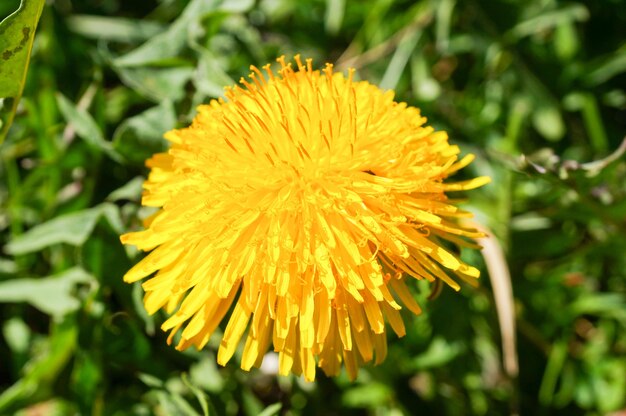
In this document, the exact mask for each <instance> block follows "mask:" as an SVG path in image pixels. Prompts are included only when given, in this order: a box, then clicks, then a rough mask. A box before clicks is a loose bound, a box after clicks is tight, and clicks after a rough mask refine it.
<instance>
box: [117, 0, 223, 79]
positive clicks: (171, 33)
mask: <svg viewBox="0 0 626 416" xmlns="http://www.w3.org/2000/svg"><path fill="white" fill-rule="evenodd" d="M219 3H220V2H219V1H216V0H208V1H206V0H193V1H192V2H191V3H189V5H188V6H187V7H186V8H185V10H183V13H182V14H181V15H180V17H179V18H178V19H176V21H175V22H174V23H172V24H171V25H170V27H169V29H168V30H167V31H165V32H163V33H161V34H159V35H157V36H155V37H153V38H152V39H150V40H149V41H147V42H146V43H144V44H143V45H141V46H139V47H138V48H136V49H134V50H132V51H131V52H129V53H127V54H126V55H123V56H121V57H119V58H117V59H115V61H114V65H115V66H117V67H129V66H144V65H148V64H154V63H156V62H160V61H163V60H165V59H167V58H173V57H176V56H178V54H179V52H180V51H181V50H182V48H183V47H184V46H185V44H186V42H187V38H188V35H189V29H190V27H191V26H192V24H191V23H192V22H194V21H197V20H198V19H200V18H201V17H202V16H203V15H205V14H207V13H209V12H211V11H214V10H216V9H217V6H218V5H219Z"/></svg>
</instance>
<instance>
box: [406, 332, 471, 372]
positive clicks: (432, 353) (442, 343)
mask: <svg viewBox="0 0 626 416" xmlns="http://www.w3.org/2000/svg"><path fill="white" fill-rule="evenodd" d="M462 350H463V347H462V345H461V344H460V343H458V342H457V343H452V344H451V343H449V342H448V341H446V340H444V339H443V338H435V339H434V340H433V341H432V342H431V344H430V346H429V347H428V349H427V350H426V351H424V353H423V354H420V355H418V356H417V357H415V358H414V359H413V361H412V363H411V365H412V367H413V368H415V369H419V370H422V369H426V368H432V367H440V366H443V365H445V364H447V363H449V362H450V361H452V360H453V359H454V358H455V357H457V356H458V355H459V354H460V353H461V352H462Z"/></svg>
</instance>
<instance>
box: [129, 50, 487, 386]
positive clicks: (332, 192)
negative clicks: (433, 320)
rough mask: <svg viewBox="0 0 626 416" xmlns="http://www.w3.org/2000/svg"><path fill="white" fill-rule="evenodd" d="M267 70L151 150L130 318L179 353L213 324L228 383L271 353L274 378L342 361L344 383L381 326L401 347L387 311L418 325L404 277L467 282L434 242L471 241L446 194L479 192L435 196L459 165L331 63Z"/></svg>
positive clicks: (451, 150)
mask: <svg viewBox="0 0 626 416" xmlns="http://www.w3.org/2000/svg"><path fill="white" fill-rule="evenodd" d="M278 62H279V63H280V66H281V68H280V70H279V71H278V73H277V74H275V73H273V72H272V69H271V68H270V65H269V64H268V65H266V66H264V67H263V69H264V70H265V72H266V75H263V73H262V72H261V71H260V70H259V69H257V68H256V67H251V70H252V71H253V72H252V73H251V74H250V81H249V82H248V81H246V80H244V79H242V80H241V84H242V85H243V87H239V86H235V87H233V88H227V89H226V93H225V95H226V100H222V99H220V100H217V101H216V100H214V101H211V102H210V104H209V105H204V106H201V107H199V108H198V115H197V116H196V118H195V119H194V120H193V123H192V125H191V126H190V127H188V128H184V129H180V130H174V131H170V132H168V133H167V134H166V135H165V137H166V139H167V140H169V141H170V142H171V148H170V149H169V151H168V152H167V153H160V154H156V155H154V156H153V157H152V158H151V159H149V160H148V161H147V166H148V167H150V168H151V171H150V175H149V177H148V180H147V181H146V183H145V185H144V188H145V194H144V196H143V200H142V203H143V205H146V206H151V207H159V208H160V210H159V211H158V212H157V213H156V214H154V215H153V216H151V217H150V218H149V219H148V220H147V221H146V222H145V230H144V231H139V232H132V233H128V234H125V235H123V236H122V238H121V239H122V242H123V243H124V244H132V245H135V246H137V247H138V248H139V249H141V250H145V251H150V250H151V252H150V254H149V255H147V256H146V257H145V258H144V259H143V260H142V261H140V262H139V263H138V264H137V265H136V266H135V267H133V268H132V269H131V270H130V271H129V272H128V273H127V274H126V275H125V276H124V280H125V281H126V282H129V283H130V282H135V281H138V280H140V279H143V278H145V277H148V276H152V277H151V278H150V279H149V280H147V281H146V282H145V283H143V288H144V290H145V292H146V295H145V300H144V303H145V307H146V309H147V311H148V313H150V314H153V313H155V312H156V311H157V310H159V309H161V308H164V309H165V310H166V311H167V312H168V314H169V319H167V320H166V321H165V322H164V323H163V325H162V329H163V330H164V331H171V333H170V336H169V338H168V342H170V343H171V341H172V339H173V337H174V335H175V334H176V333H177V332H179V331H180V330H181V329H182V332H181V334H180V340H179V341H178V345H177V346H176V348H177V349H179V350H183V349H186V348H188V347H189V346H192V345H193V346H195V347H197V348H198V349H201V348H203V347H204V346H205V345H206V344H207V342H208V340H209V338H210V336H211V334H212V333H213V332H214V331H215V330H216V328H217V327H218V325H219V324H220V322H221V321H222V320H224V319H227V320H228V324H227V325H226V328H225V330H224V334H223V337H222V341H221V344H220V347H219V351H218V356H217V360H218V362H219V364H221V365H225V364H226V363H227V362H228V361H229V360H230V358H231V357H232V356H233V354H234V353H235V350H236V349H237V346H238V345H239V343H240V340H241V339H242V338H244V334H246V335H245V343H244V346H243V354H242V358H241V367H242V368H243V369H244V370H249V369H250V368H251V367H253V366H257V367H258V366H259V365H260V364H261V361H262V360H263V357H264V355H265V353H266V351H267V350H268V348H269V347H270V344H272V345H273V349H274V350H275V351H277V352H278V357H279V372H280V374H284V375H286V374H289V373H290V372H293V373H295V374H303V375H304V377H305V379H306V380H314V378H315V372H316V369H315V367H316V366H319V367H321V368H322V370H323V371H324V372H325V373H326V374H327V375H337V374H338V373H339V371H340V369H341V364H342V362H343V363H344V364H345V367H346V370H347V373H348V375H349V377H350V378H351V379H354V378H355V377H356V375H357V371H358V367H359V365H360V364H362V363H364V362H368V361H371V360H373V359H374V360H375V363H377V364H378V363H380V362H381V361H383V360H384V358H385V355H386V352H387V339H386V333H385V321H387V322H388V323H389V326H390V327H391V328H392V329H393V331H394V332H395V333H396V334H397V335H398V336H403V335H404V334H405V328H404V324H403V320H402V317H401V315H400V310H401V309H402V308H403V307H405V308H407V309H408V310H410V311H412V312H413V313H415V314H419V313H420V307H419V306H418V304H417V303H416V301H415V300H414V298H413V297H412V295H411V293H410V291H409V289H408V287H407V283H409V284H410V283H411V282H410V280H411V278H415V279H426V280H428V281H431V282H432V281H435V280H436V279H440V280H442V281H444V282H445V283H447V284H448V285H449V286H450V287H452V288H453V289H455V290H459V285H458V283H457V282H456V281H455V279H454V278H453V277H457V278H458V279H460V280H463V281H465V282H468V283H469V284H474V283H475V281H476V278H478V276H479V271H478V270H477V269H476V268H474V267H472V266H469V265H467V264H465V263H464V262H463V261H461V260H460V259H459V257H458V256H457V255H456V254H454V253H452V252H450V251H449V250H447V249H446V248H445V247H444V244H442V243H443V242H444V241H449V242H452V243H454V244H460V245H466V246H472V245H474V244H473V243H471V242H468V241H466V240H464V239H463V237H468V238H470V239H472V238H478V237H481V236H482V235H481V234H480V233H479V232H477V231H476V230H473V229H468V228H466V227H464V226H462V225H459V223H458V221H457V220H458V218H463V217H471V214H470V213H468V212H466V211H463V210H461V209H459V208H458V207H456V206H454V205H453V204H452V203H450V201H449V200H448V199H447V196H446V191H458V190H466V189H472V188H475V187H478V186H481V185H483V184H485V183H487V182H488V181H489V179H488V178H486V177H480V178H476V179H472V180H469V181H463V182H456V183H444V179H446V178H447V177H448V176H449V175H451V174H452V173H454V172H456V171H457V170H459V169H461V168H463V167H464V166H466V165H467V164H469V163H470V162H471V160H472V159H473V156H471V155H469V156H466V157H464V158H462V159H460V160H459V159H458V154H459V148H458V147H457V146H453V145H450V144H449V143H448V137H447V135H446V133H445V132H442V131H437V132H436V131H434V130H433V129H432V128H431V127H427V126H426V125H425V124H424V123H425V122H426V119H425V118H424V117H422V116H421V115H420V111H419V109H417V108H414V107H410V106H407V104H405V103H397V102H395V101H394V100H393V98H394V94H393V92H392V91H387V92H385V91H383V90H381V89H380V88H378V87H376V86H374V85H372V84H369V83H368V82H365V81H359V82H356V81H354V80H353V72H354V71H353V70H350V71H349V74H348V76H347V77H346V76H344V74H342V73H335V72H333V66H332V65H331V64H326V67H325V69H323V70H321V71H318V70H314V69H313V68H312V63H311V60H310V59H307V60H306V62H305V63H304V64H303V63H302V62H301V60H300V57H299V56H296V57H295V63H296V65H295V68H294V67H292V64H291V63H286V62H285V60H284V58H282V57H281V58H279V59H278ZM153 274H154V275H153ZM233 305H234V307H233ZM231 307H232V312H230V314H228V312H229V310H231ZM227 315H229V316H228V318H226V316H227Z"/></svg>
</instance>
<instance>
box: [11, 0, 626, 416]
mask: <svg viewBox="0 0 626 416" xmlns="http://www.w3.org/2000/svg"><path fill="white" fill-rule="evenodd" d="M22 3H23V4H22V8H21V9H20V11H18V12H17V13H16V14H12V13H13V12H14V11H15V10H16V9H17V8H18V6H20V2H19V1H18V0H11V1H4V0H3V1H2V2H0V19H1V18H2V17H5V16H9V15H11V17H8V18H7V19H5V20H3V21H2V23H1V24H0V55H2V53H3V51H7V50H9V51H15V48H16V46H15V42H16V41H17V42H18V43H19V42H21V40H22V39H23V38H22V37H21V35H20V33H22V32H20V31H21V28H22V27H26V26H28V27H32V28H33V30H32V31H29V35H28V39H27V41H26V44H25V45H24V47H23V48H22V49H20V50H18V51H16V53H12V54H11V56H10V57H9V60H8V61H7V62H5V61H2V63H1V64H0V97H12V98H11V99H10V100H7V99H6V98H4V99H3V101H2V104H0V119H2V122H3V123H4V124H3V126H4V129H5V130H6V129H7V128H8V125H9V124H10V122H11V118H12V117H13V113H14V112H16V117H15V120H14V123H13V125H12V126H11V130H10V131H9V132H8V135H7V139H6V141H5V142H4V143H2V144H1V145H0V176H1V179H2V180H0V240H1V242H2V244H1V245H2V253H0V330H1V331H2V337H1V338H0V357H2V358H3V359H2V360H0V414H35V413H41V414H94V415H100V414H105V415H109V414H111V415H125V414H145V415H151V414H168V415H169V414H183V415H206V414H209V415H236V414H243V415H258V414H262V415H264V416H269V415H276V414H285V415H313V414H324V415H339V414H341V415H344V414H345V415H361V414H369V415H382V414H385V415H387V414H389V415H411V414H417V413H423V414H451V415H460V414H472V415H489V414H498V415H499V414H507V413H513V412H519V413H521V414H551V415H553V414H554V415H560V414H562V415H566V414H567V415H570V414H588V415H596V414H610V413H612V412H620V411H624V409H626V256H624V253H626V161H625V158H624V151H625V150H626V145H621V143H622V140H623V137H624V134H625V132H626V119H625V118H624V111H625V110H626V90H625V88H624V85H625V84H624V81H625V80H626V48H625V45H624V27H626V14H625V12H624V11H625V10H626V2H624V1H623V0H606V1H601V2H591V1H586V2H585V1H579V2H565V1H560V0H547V1H546V0H541V1H540V0H531V1H514V0H494V1H491V0H484V1H482V0H473V1H469V2H461V1H455V0H442V1H433V0H421V1H417V2H415V1H408V0H406V1H391V0H364V1H345V0H326V1H322V0H307V1H296V0H272V1H270V0H260V1H256V2H255V1H252V0H236V1H219V0H209V1H204V0H191V1H185V0H154V1H150V2H131V1H121V0H107V1H100V0H98V1H97V0H83V1H80V2H78V1H74V2H70V1H60V0H59V1H54V2H48V5H47V6H46V7H45V8H44V10H43V14H42V15H41V21H40V24H39V27H38V29H37V35H36V36H35V40H34V45H32V63H31V66H30V69H29V71H28V77H27V79H26V84H25V88H24V94H23V97H22V99H21V101H20V104H19V106H18V105H17V100H18V99H19V96H20V93H21V89H22V87H23V86H24V81H23V80H24V73H25V69H26V66H27V64H28V56H29V54H30V52H31V46H30V42H31V41H32V35H33V34H34V27H35V26H36V23H37V19H38V17H39V13H40V11H41V7H42V6H43V3H44V2H43V1H37V0H28V1H23V2H22ZM298 52H300V53H302V54H303V55H306V56H311V57H312V58H314V59H315V61H314V62H315V64H316V65H317V66H322V65H323V63H324V62H325V61H327V60H328V61H333V62H335V63H336V65H337V66H338V67H339V68H340V69H347V68H348V67H355V68H356V69H357V76H358V77H360V78H361V79H367V80H369V81H371V82H373V83H377V84H379V85H382V86H384V87H385V88H393V89H395V91H396V95H397V99H398V100H400V101H406V102H408V103H409V104H411V105H415V106H418V107H420V108H421V110H422V113H423V114H424V115H426V116H427V117H428V118H429V123H431V124H432V125H433V126H434V127H436V128H438V129H444V130H446V131H448V133H449V135H450V137H451V140H452V141H453V142H455V143H458V144H459V145H460V146H461V148H462V149H464V151H467V152H470V151H471V152H472V153H475V154H476V155H477V160H476V162H475V163H474V164H473V165H472V166H471V167H470V168H468V169H467V171H468V172H466V173H461V175H466V176H468V177H470V176H473V175H489V176H491V177H492V178H493V183H492V184H491V185H488V186H486V187H484V188H483V189H480V190H477V191H473V192H472V194H471V197H470V201H471V203H468V206H469V208H470V209H472V210H473V211H474V212H475V213H476V214H477V220H478V221H479V222H480V223H482V224H485V226H487V227H488V228H489V229H491V230H492V231H493V232H494V234H495V235H496V236H497V237H498V241H499V243H500V245H501V246H502V248H503V249H504V252H505V254H506V259H505V260H506V266H508V269H509V270H510V273H511V282H512V286H513V294H514V304H513V305H512V306H513V309H514V310H515V312H516V324H517V331H516V335H517V342H516V346H517V351H518V355H519V369H520V371H519V376H518V377H516V376H515V373H514V372H513V373H511V372H510V371H509V372H507V370H505V367H504V366H503V357H502V355H503V352H502V347H501V339H500V333H501V329H500V328H499V323H498V319H497V314H496V308H495V300H494V295H493V292H492V290H491V285H490V281H489V278H488V277H487V274H486V270H485V267H483V271H484V276H485V277H484V278H483V279H482V286H481V287H480V288H478V289H473V288H471V287H463V289H462V291H461V293H460V294H459V293H452V291H451V290H449V289H447V288H443V289H442V292H441V294H440V296H438V297H434V298H433V299H428V298H429V295H430V291H431V290H432V288H431V287H429V286H428V285H424V284H423V283H424V282H416V283H415V285H413V286H414V289H415V296H416V297H417V298H418V300H419V302H420V304H421V305H422V307H423V308H424V313H423V314H422V315H421V316H419V317H417V318H414V317H410V316H409V314H407V315H405V319H406V322H407V335H406V337H404V338H403V339H396V338H395V337H394V336H391V335H390V337H389V343H390V345H389V356H388V358H387V360H386V361H385V362H384V363H383V364H382V365H380V366H366V367H365V368H364V369H363V370H362V372H361V373H360V375H359V378H358V379H357V381H356V382H355V383H350V382H348V379H347V377H346V376H345V375H342V376H340V377H338V378H337V379H328V378H326V377H324V376H323V374H321V372H320V373H319V374H318V381H317V382H316V383H313V384H307V383H305V382H303V381H302V380H300V379H297V378H294V377H277V376H275V375H274V373H273V369H272V368H271V367H272V366H271V365H270V364H271V361H272V358H275V357H272V355H271V354H272V353H270V355H269V356H268V359H267V362H268V363H270V364H268V365H267V366H266V367H264V368H263V370H253V371H252V372H250V373H249V374H248V373H245V372H243V371H241V370H239V369H238V368H237V365H236V364H235V362H236V358H237V356H236V357H235V359H234V360H233V362H232V363H231V364H230V365H229V366H228V367H225V368H222V367H219V366H218V365H217V364H216V362H215V351H216V348H217V346H218V345H219V336H215V337H214V338H213V339H212V340H211V342H210V343H209V346H208V347H207V348H205V350H203V351H201V352H197V351H191V350H190V351H186V352H183V353H181V352H178V351H176V350H174V349H173V348H172V347H169V346H167V345H166V336H165V334H163V333H161V331H160V329H159V328H158V327H159V325H160V323H162V322H163V318H164V316H163V315H161V314H160V313H159V314H156V315H155V316H148V315H147V314H146V313H145V310H144V309H143V306H142V304H141V297H142V289H141V286H140V284H134V285H127V284H124V283H123V282H122V275H123V274H124V272H125V271H126V270H128V268H129V267H131V266H132V265H133V264H134V263H135V262H136V261H137V260H138V259H139V257H140V255H139V254H138V253H136V252H135V251H134V250H132V249H128V248H125V247H122V246H121V244H120V243H119V238H118V236H119V234H120V233H122V232H125V231H128V230H134V229H137V228H138V227H139V226H140V220H141V219H143V218H146V217H147V216H148V215H150V214H151V213H152V211H151V210H149V209H146V208H141V207H140V204H139V200H140V194H141V182H142V179H143V177H145V174H146V168H145V167H144V165H143V163H144V160H145V159H146V158H147V157H149V156H150V155H151V154H152V153H154V152H158V151H161V150H163V149H164V148H165V146H166V144H165V142H164V141H163V139H162V134H163V133H164V132H165V131H167V130H169V129H171V128H174V127H180V126H185V125H188V124H189V122H190V121H191V119H192V118H193V115H194V114H195V108H196V106H197V105H199V104H201V103H205V102H208V100H210V99H211V98H215V97H218V96H220V95H221V94H222V87H223V86H225V85H232V84H234V81H233V80H237V79H239V78H240V77H241V76H245V75H247V74H248V72H249V69H248V66H249V65H250V64H256V65H263V64H265V63H267V62H271V61H272V60H273V59H275V58H276V57H277V56H278V55H281V54H285V55H287V56H288V57H289V56H291V55H293V54H294V53H298ZM7 56H8V55H7ZM0 59H2V57H1V56H0ZM0 129H2V127H0ZM1 136H2V134H0V137H1ZM462 255H463V256H464V257H466V258H467V260H468V261H469V262H471V263H473V264H479V265H481V264H489V263H490V262H494V261H495V262H498V261H500V262H502V260H498V259H497V258H493V257H492V256H491V255H489V254H485V261H484V262H483V258H482V257H481V255H480V253H479V252H473V251H464V252H463V253H462ZM490 256H491V257H490ZM492 278H496V279H497V278H501V276H492ZM218 332H219V331H218ZM218 335H219V334H218Z"/></svg>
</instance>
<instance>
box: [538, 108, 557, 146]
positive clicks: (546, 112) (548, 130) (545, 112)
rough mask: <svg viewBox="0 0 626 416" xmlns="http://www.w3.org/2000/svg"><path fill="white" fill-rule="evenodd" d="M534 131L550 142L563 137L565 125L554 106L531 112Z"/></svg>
mask: <svg viewBox="0 0 626 416" xmlns="http://www.w3.org/2000/svg"><path fill="white" fill-rule="evenodd" d="M532 120H533V125H534V127H535V129H537V131H538V132H539V134H541V135H542V136H543V137H545V138H546V139H547V140H550V141H558V140H561V139H562V138H563V135H565V123H563V118H562V117H561V112H560V111H559V109H558V108H557V107H556V106H543V107H539V108H537V109H536V110H535V111H534V112H533V119H532Z"/></svg>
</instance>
